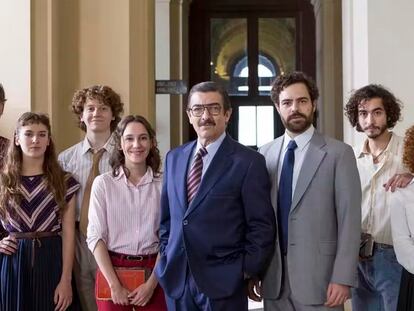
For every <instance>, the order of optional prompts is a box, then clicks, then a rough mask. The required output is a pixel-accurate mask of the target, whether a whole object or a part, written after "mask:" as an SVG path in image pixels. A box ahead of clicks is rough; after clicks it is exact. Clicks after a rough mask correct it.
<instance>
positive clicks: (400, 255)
mask: <svg viewBox="0 0 414 311" xmlns="http://www.w3.org/2000/svg"><path fill="white" fill-rule="evenodd" d="M410 188H411V187H410ZM405 191H409V190H408V189H400V190H397V191H396V192H394V193H392V194H391V196H390V206H391V229H392V239H393V243H394V250H395V254H396V256H397V260H398V262H399V263H400V264H401V265H402V266H403V267H404V268H405V269H406V270H407V271H408V272H410V273H414V256H413V254H414V239H413V238H412V236H413V235H412V233H411V231H410V227H409V225H408V224H409V223H412V224H414V213H408V211H407V209H408V208H412V209H414V206H412V204H410V203H409V202H411V200H410V201H407V200H405V202H404V200H402V198H401V193H402V192H405ZM407 204H408V205H407Z"/></svg>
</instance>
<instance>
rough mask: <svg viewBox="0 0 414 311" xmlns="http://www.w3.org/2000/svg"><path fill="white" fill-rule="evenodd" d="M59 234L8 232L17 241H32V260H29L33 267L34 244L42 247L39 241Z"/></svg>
mask: <svg viewBox="0 0 414 311" xmlns="http://www.w3.org/2000/svg"><path fill="white" fill-rule="evenodd" d="M58 235H59V232H10V236H12V237H14V238H15V239H18V240H32V258H31V260H30V262H31V264H32V268H33V267H34V260H35V250H36V243H37V247H42V242H41V241H40V239H42V238H49V237H54V236H58Z"/></svg>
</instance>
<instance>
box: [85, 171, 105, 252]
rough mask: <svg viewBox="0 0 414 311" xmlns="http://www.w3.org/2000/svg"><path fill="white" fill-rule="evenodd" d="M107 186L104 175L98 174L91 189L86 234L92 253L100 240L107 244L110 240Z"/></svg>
mask: <svg viewBox="0 0 414 311" xmlns="http://www.w3.org/2000/svg"><path fill="white" fill-rule="evenodd" d="M105 188H106V187H105V180H104V179H103V176H102V175H100V176H97V177H96V178H95V180H94V181H93V184H92V189H91V197H90V201H89V212H88V229H87V235H86V243H87V244H88V248H89V249H90V251H91V252H92V253H93V251H94V250H95V247H96V244H97V243H98V241H99V240H102V241H103V242H104V243H105V244H107V240H108V223H107V221H106V219H107V202H106V195H105V191H106V189H105Z"/></svg>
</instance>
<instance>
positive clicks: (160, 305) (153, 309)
mask: <svg viewBox="0 0 414 311" xmlns="http://www.w3.org/2000/svg"><path fill="white" fill-rule="evenodd" d="M109 256H110V257H111V261H112V265H113V266H114V267H139V268H148V269H151V270H153V269H154V266H155V261H156V256H153V257H152V258H144V259H142V260H130V259H128V258H127V255H123V254H118V253H113V252H109ZM96 303H97V305H98V310H99V311H164V310H165V311H167V306H166V304H165V297H164V292H163V290H162V288H161V287H160V285H159V284H158V285H157V287H156V288H155V290H154V293H153V294H152V297H151V299H150V301H149V302H148V304H147V305H146V306H144V307H139V306H134V305H129V306H121V305H116V304H114V303H113V302H112V301H111V300H96Z"/></svg>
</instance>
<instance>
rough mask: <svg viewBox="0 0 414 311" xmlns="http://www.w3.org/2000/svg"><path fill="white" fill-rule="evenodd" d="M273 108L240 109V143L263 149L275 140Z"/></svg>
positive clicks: (252, 107)
mask: <svg viewBox="0 0 414 311" xmlns="http://www.w3.org/2000/svg"><path fill="white" fill-rule="evenodd" d="M273 109H274V108H273V106H240V107H239V111H238V112H239V124H238V132H239V142H240V143H241V144H243V145H246V146H257V147H261V146H263V145H264V144H266V143H268V142H270V141H272V140H273V139H274V110H273Z"/></svg>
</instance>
